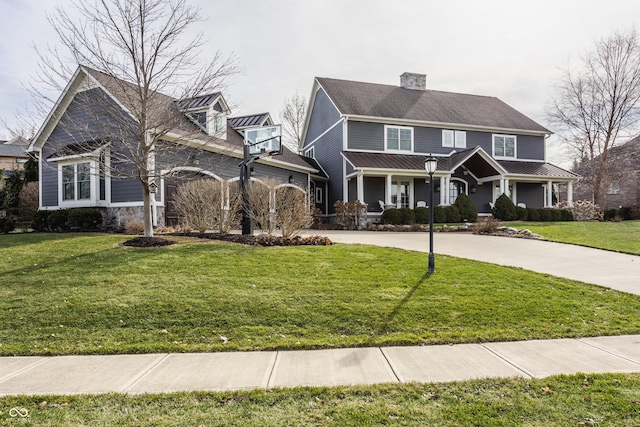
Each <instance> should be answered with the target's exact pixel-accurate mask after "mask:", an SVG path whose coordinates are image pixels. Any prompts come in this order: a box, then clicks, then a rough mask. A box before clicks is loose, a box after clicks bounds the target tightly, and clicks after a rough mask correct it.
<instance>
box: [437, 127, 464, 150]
mask: <svg viewBox="0 0 640 427" xmlns="http://www.w3.org/2000/svg"><path fill="white" fill-rule="evenodd" d="M442 146H443V147H452V148H453V147H455V148H467V133H466V132H465V131H463V130H456V131H453V130H448V129H443V130H442Z"/></svg>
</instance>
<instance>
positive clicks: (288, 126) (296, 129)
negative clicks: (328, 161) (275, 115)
mask: <svg viewBox="0 0 640 427" xmlns="http://www.w3.org/2000/svg"><path fill="white" fill-rule="evenodd" d="M306 112H307V100H306V98H305V97H304V96H300V95H298V92H296V93H295V94H294V95H293V96H292V97H291V98H287V99H285V101H284V107H283V108H282V111H280V122H281V124H282V136H283V138H282V140H283V141H282V142H283V143H284V144H285V145H286V146H287V148H289V149H290V150H291V151H293V152H294V153H298V152H299V151H300V149H301V148H302V132H303V131H304V121H305V119H306Z"/></svg>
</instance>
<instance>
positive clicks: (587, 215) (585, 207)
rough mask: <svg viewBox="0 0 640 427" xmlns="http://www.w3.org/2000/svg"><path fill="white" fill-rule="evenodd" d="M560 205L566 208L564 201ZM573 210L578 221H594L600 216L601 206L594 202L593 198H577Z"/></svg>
mask: <svg viewBox="0 0 640 427" xmlns="http://www.w3.org/2000/svg"><path fill="white" fill-rule="evenodd" d="M558 207H560V208H564V207H566V206H564V204H563V203H561V204H560V205H559V206H558ZM571 211H572V212H573V217H574V219H575V220H576V221H593V220H599V219H600V218H601V217H600V206H598V205H596V204H595V203H593V202H592V201H591V200H577V201H575V202H573V208H571Z"/></svg>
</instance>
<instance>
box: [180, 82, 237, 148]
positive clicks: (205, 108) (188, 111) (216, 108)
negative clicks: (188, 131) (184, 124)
mask: <svg viewBox="0 0 640 427" xmlns="http://www.w3.org/2000/svg"><path fill="white" fill-rule="evenodd" d="M177 106H178V108H179V109H180V110H181V111H183V112H184V114H185V115H186V116H187V117H188V118H189V119H190V120H191V121H192V122H193V123H194V124H196V125H198V126H199V127H200V128H201V129H202V130H203V131H204V132H206V133H207V135H211V136H215V137H216V138H220V139H227V114H228V113H229V107H228V106H227V104H226V102H225V101H224V98H222V95H221V94H220V93H214V94H209V95H201V96H198V97H195V98H188V99H183V100H180V101H177Z"/></svg>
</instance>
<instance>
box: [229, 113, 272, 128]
mask: <svg viewBox="0 0 640 427" xmlns="http://www.w3.org/2000/svg"><path fill="white" fill-rule="evenodd" d="M268 116H269V113H262V114H252V115H249V116H241V117H229V118H228V119H227V120H228V122H229V125H231V127H233V128H246V127H252V126H261V125H262V123H264V121H265V120H266V119H267V117H268Z"/></svg>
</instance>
